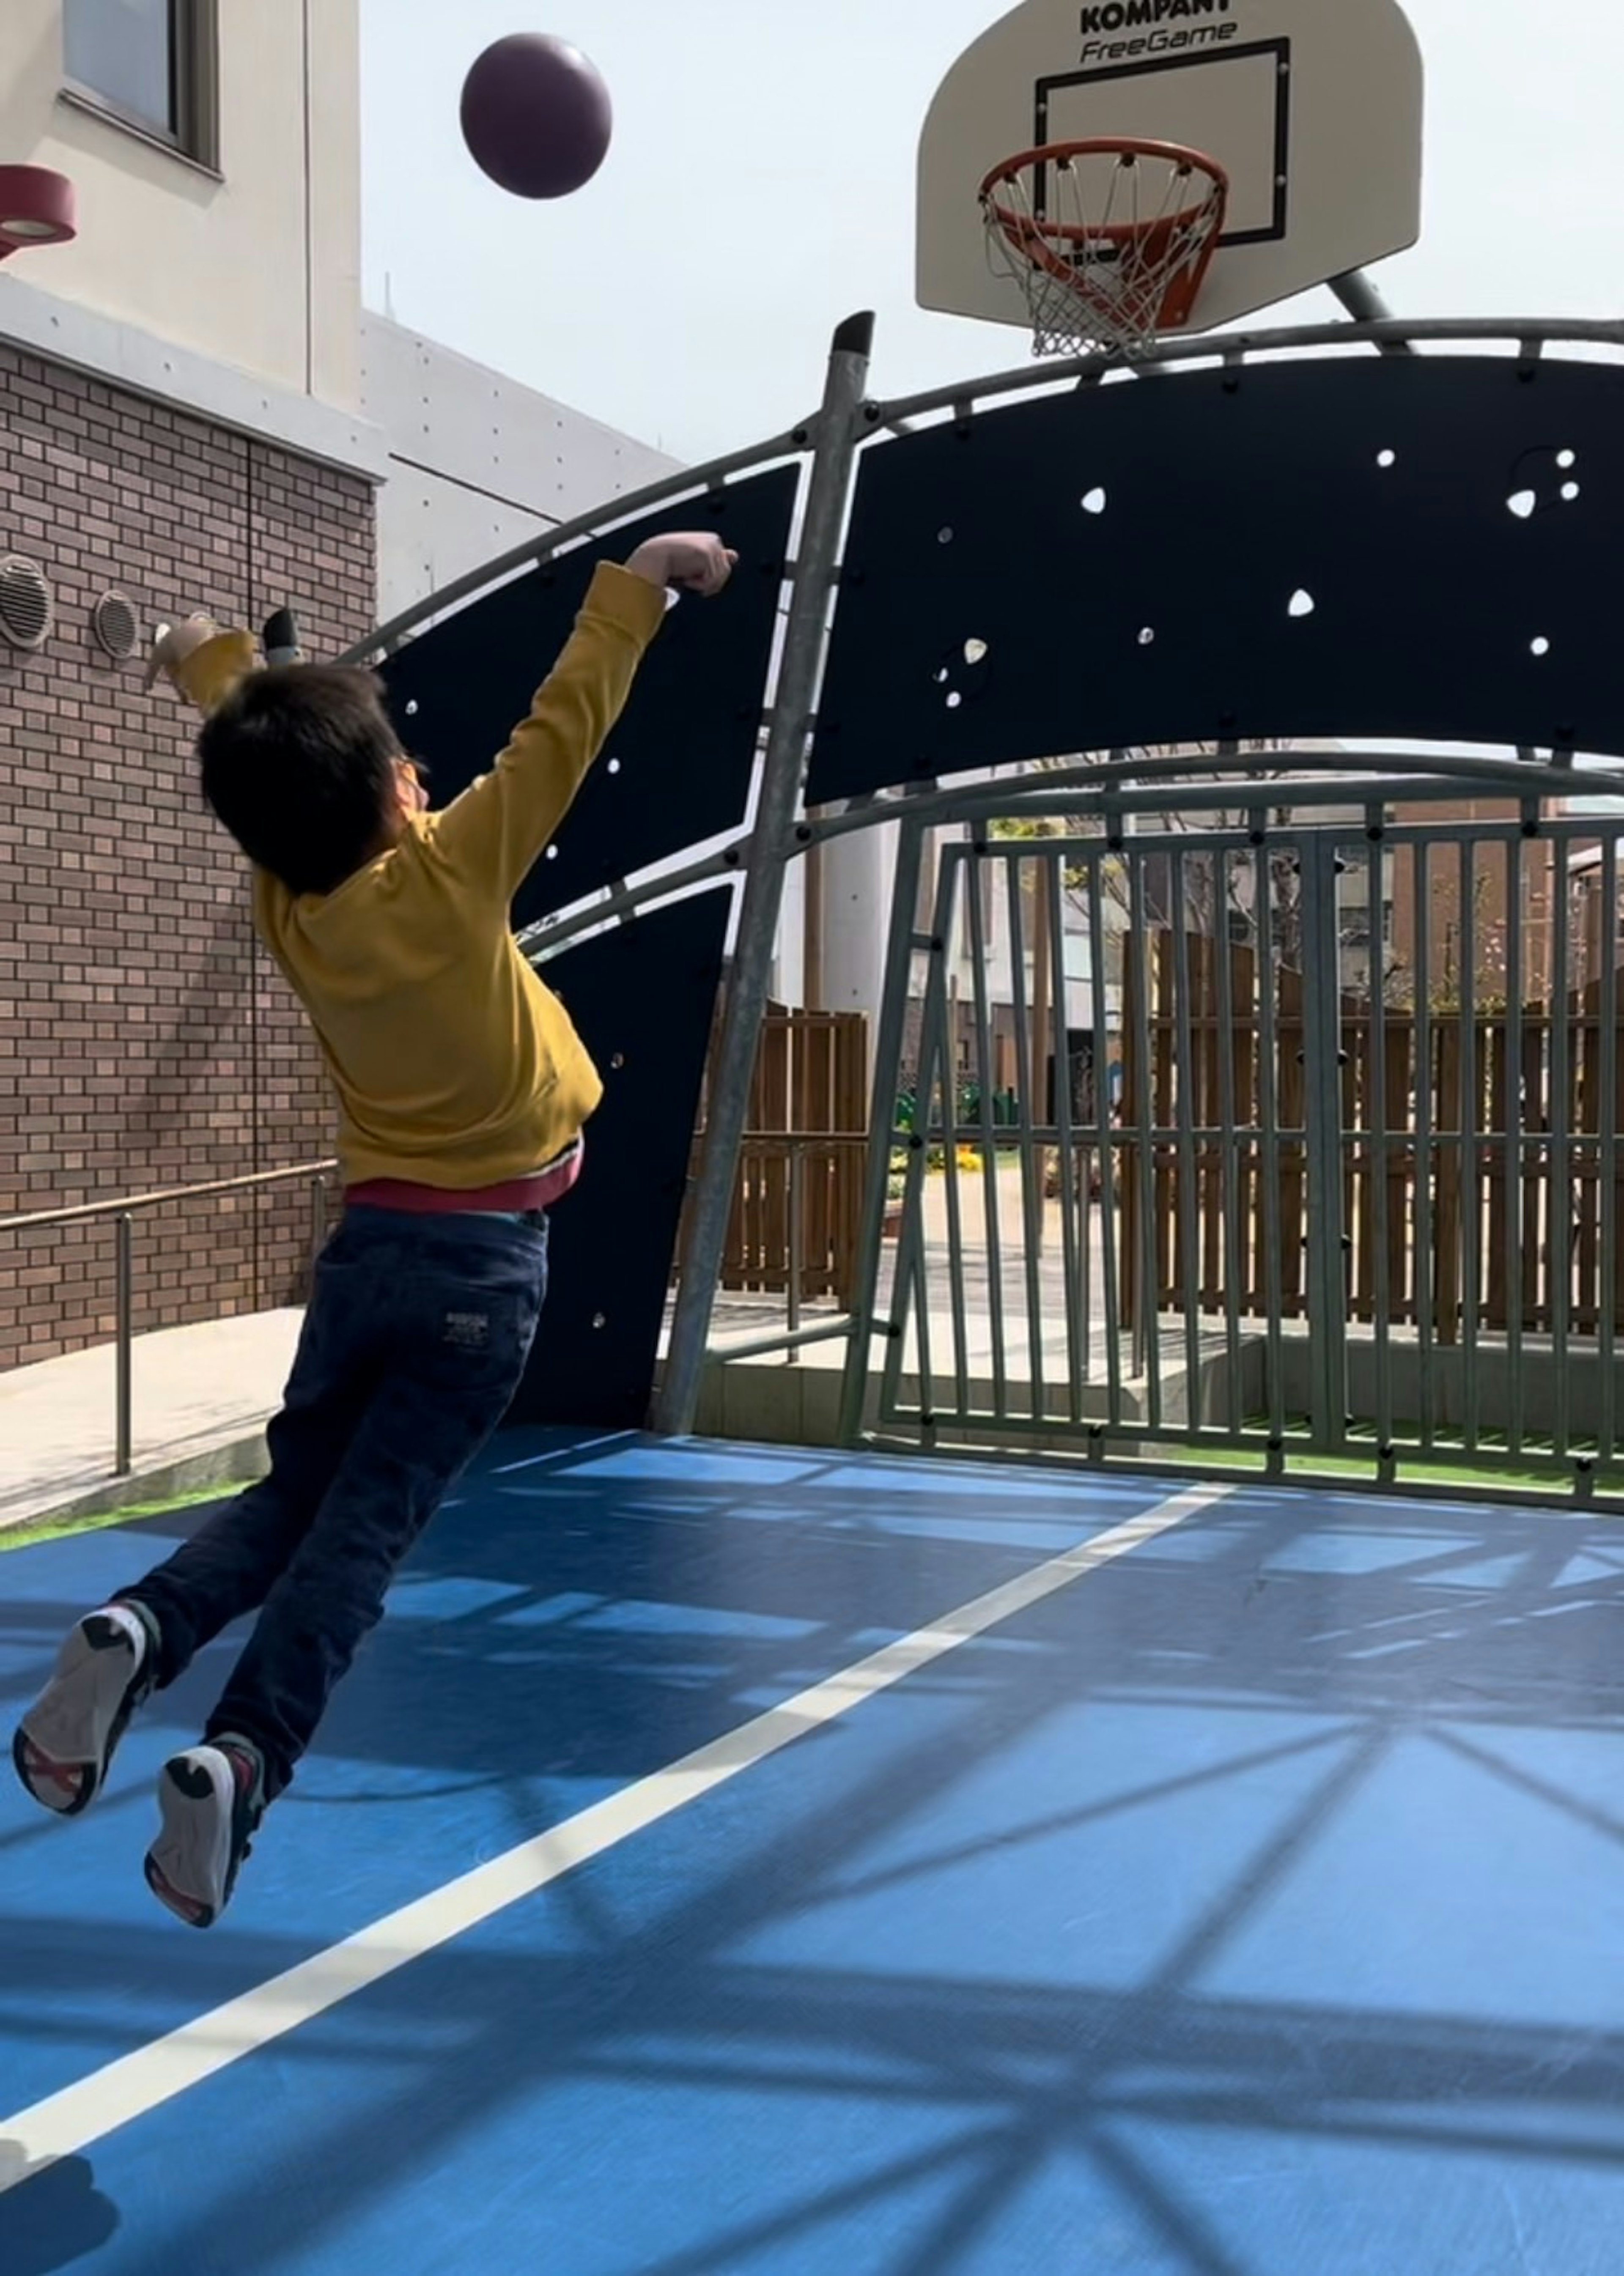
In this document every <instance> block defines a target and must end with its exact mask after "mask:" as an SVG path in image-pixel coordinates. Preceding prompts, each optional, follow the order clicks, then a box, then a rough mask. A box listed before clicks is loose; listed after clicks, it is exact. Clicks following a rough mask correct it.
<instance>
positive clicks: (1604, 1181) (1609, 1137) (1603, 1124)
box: [1562, 831, 1620, 1470]
mask: <svg viewBox="0 0 1624 2276" xmlns="http://www.w3.org/2000/svg"><path fill="white" fill-rule="evenodd" d="M1562 883H1563V886H1564V888H1566V886H1567V874H1566V858H1565V849H1564V874H1563V878H1562ZM1600 891H1601V917H1600V924H1599V930H1600V935H1601V974H1600V982H1599V987H1598V990H1597V1020H1598V1024H1599V1026H1600V1028H1601V1038H1600V1043H1601V1048H1600V1051H1598V1053H1597V1058H1598V1059H1599V1061H1600V1067H1599V1074H1598V1081H1599V1087H1600V1093H1601V1096H1600V1098H1599V1100H1598V1102H1597V1119H1596V1127H1597V1149H1596V1175H1597V1182H1598V1184H1599V1186H1600V1195H1599V1205H1598V1208H1597V1218H1598V1221H1599V1225H1600V1239H1601V1258H1600V1271H1599V1272H1598V1274H1597V1295H1598V1305H1599V1312H1600V1317H1599V1319H1598V1322H1597V1339H1596V1341H1597V1360H1598V1370H1597V1371H1598V1377H1599V1380H1598V1382H1597V1417H1596V1460H1597V1468H1598V1469H1603V1470H1605V1469H1608V1468H1611V1467H1612V1465H1613V1461H1614V1460H1615V1459H1616V1456H1617V1452H1618V1386H1617V1385H1616V1383H1615V1381H1614V1369H1615V1367H1616V1364H1617V1347H1616V1340H1615V1339H1616V1336H1617V1332H1618V1305H1619V1274H1618V1261H1619V1254H1618V1243H1619V944H1620V925H1619V841H1618V837H1617V834H1616V832H1614V831H1610V832H1609V833H1608V835H1607V836H1606V837H1605V839H1604V840H1603V843H1602V856H1601V886H1600Z"/></svg>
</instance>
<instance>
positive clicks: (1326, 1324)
mask: <svg viewBox="0 0 1624 2276" xmlns="http://www.w3.org/2000/svg"><path fill="white" fill-rule="evenodd" d="M1335 864H1336V847H1335V846H1334V844H1332V843H1329V842H1327V841H1325V840H1324V839H1323V838H1321V839H1314V840H1310V841H1309V842H1307V843H1305V844H1304V845H1303V846H1302V847H1301V886H1302V891H1301V904H1300V906H1301V922H1302V944H1303V963H1304V982H1305V986H1304V990H1303V1012H1302V1031H1303V1074H1304V1081H1303V1117H1304V1120H1303V1139H1304V1145H1305V1149H1306V1154H1307V1162H1306V1165H1305V1167H1306V1171H1307V1191H1308V1259H1307V1263H1308V1301H1309V1373H1310V1378H1311V1381H1312V1384H1313V1398H1312V1404H1311V1413H1312V1418H1313V1430H1314V1438H1315V1443H1316V1445H1319V1446H1322V1447H1324V1448H1325V1449H1327V1450H1328V1451H1330V1452H1332V1453H1339V1452H1340V1450H1341V1449H1342V1447H1344V1446H1345V1445H1347V1262H1346V1255H1345V1250H1344V1244H1343V1229H1342V1175H1343V1146H1344V1131H1343V1120H1342V1096H1341V1093H1342V1085H1341V1068H1340V1065H1339V1062H1340V1059H1341V1056H1342V1054H1341V1050H1340V1042H1341V1033H1342V1019H1341V1001H1340V996H1339V988H1338V977H1339V975H1338V972H1337V955H1336V946H1337V930H1336V876H1335Z"/></svg>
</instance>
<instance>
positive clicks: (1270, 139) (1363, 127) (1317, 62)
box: [916, 0, 1423, 331]
mask: <svg viewBox="0 0 1624 2276" xmlns="http://www.w3.org/2000/svg"><path fill="white" fill-rule="evenodd" d="M1422 113H1423V72H1422V62H1421V50H1420V48H1419V47H1418V45H1417V43H1416V40H1415V34H1414V32H1413V31H1412V30H1411V28H1410V26H1409V23H1408V19H1407V18H1406V17H1405V15H1404V12H1403V11H1402V9H1401V8H1400V6H1399V4H1398V0H1024V4H1022V5H1021V6H1020V7H1017V8H1015V9H1014V10H1013V11H1011V13H1010V14H1008V15H1007V16H1005V17H1003V18H1002V19H1000V20H999V21H998V23H996V24H994V25H992V26H991V27H990V28H989V29H988V30H987V31H985V32H983V34H982V36H981V37H980V39H979V40H977V41H976V42H975V44H974V45H973V46H972V47H970V48H969V49H967V51H966V52H965V54H964V55H962V56H961V57H960V59H959V61H958V62H957V63H956V64H954V65H953V67H952V71H951V72H949V73H948V75H947V77H946V79H945V80H944V81H943V83H942V86H941V87H940V89H939V90H938V92H937V96H936V100H935V102H933V103H932V105H931V108H930V116H929V118H927V120H926V123H925V128H924V133H923V134H922V138H921V141H920V150H919V216H918V262H917V282H916V289H917V294H918V299H919V302H920V305H921V306H922V307H926V308H936V309H941V310H943V311H945V313H947V314H948V315H961V316H975V317H980V318H983V319H984V320H985V321H987V322H990V323H999V324H1013V325H1017V326H1020V327H1021V328H1022V329H1028V328H1029V319H1028V315H1027V309H1026V304H1025V301H1024V300H1023V299H1022V296H1021V291H1020V289H1019V286H1018V285H1016V284H1015V283H1014V282H1013V280H1012V279H1011V278H1010V277H1008V276H1007V275H1005V274H1001V273H999V271H998V269H997V267H996V266H994V265H992V264H990V262H989V260H988V256H987V246H986V238H985V233H984V229H983V217H982V211H981V207H980V204H979V202H978V199H977V192H978V189H979V187H980V185H981V183H982V180H983V178H984V176H985V175H986V174H987V173H988V172H989V171H990V170H991V169H992V168H993V167H994V166H996V165H997V164H998V163H999V161H1000V160H1002V159H1005V158H1008V157H1011V156H1014V155H1015V154H1016V153H1017V152H1019V151H1022V150H1028V149H1031V148H1035V147H1037V146H1040V145H1044V144H1049V143H1054V142H1071V141H1083V140H1092V139H1094V138H1096V137H1098V136H1116V135H1131V136H1134V137H1135V138H1142V139H1144V140H1152V141H1161V142H1180V143H1184V144H1186V145H1188V147H1190V148H1194V149H1196V150H1199V151H1201V152H1202V153H1203V155H1204V156H1207V157H1210V158H1215V159H1217V160H1218V163H1219V164H1220V165H1221V166H1222V167H1223V168H1224V169H1225V170H1226V172H1227V173H1228V175H1229V178H1230V197H1229V209H1228V215H1227V218H1226V224H1225V231H1224V235H1223V238H1222V239H1221V240H1220V243H1219V247H1218V254H1217V256H1216V258H1215V259H1214V261H1213V263H1212V267H1211V269H1210V271H1209V273H1208V277H1207V281H1206V285H1205V287H1204V289H1203V293H1202V296H1201V299H1200V300H1199V302H1198V303H1197V306H1196V307H1195V313H1194V315H1193V317H1192V319H1191V322H1190V326H1189V329H1190V330H1196V331H1210V330H1212V329H1214V327H1216V326H1218V325H1221V324H1230V323H1233V322H1235V321H1236V320H1237V319H1238V318H1240V317H1241V316H1245V315H1250V314H1251V313H1252V311H1253V310H1254V309H1256V308H1262V307H1268V306H1269V305H1271V303H1272V302H1275V301H1279V300H1287V299H1289V298H1290V297H1291V296H1292V294H1294V293H1295V292H1304V291H1306V290H1307V289H1308V288H1309V286H1310V285H1318V284H1323V283H1324V282H1325V280H1326V279H1328V278H1330V277H1340V276H1344V275H1346V273H1347V271H1348V270H1349V269H1359V268H1363V267H1365V266H1367V265H1369V264H1370V263H1371V262H1377V261H1381V260H1385V258H1386V257H1387V256H1388V255H1389V254H1394V253H1400V252H1402V251H1403V250H1404V249H1405V248H1406V247H1408V246H1411V245H1413V244H1414V243H1415V239H1417V237H1419V235H1420V233H1421V164H1422Z"/></svg>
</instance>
